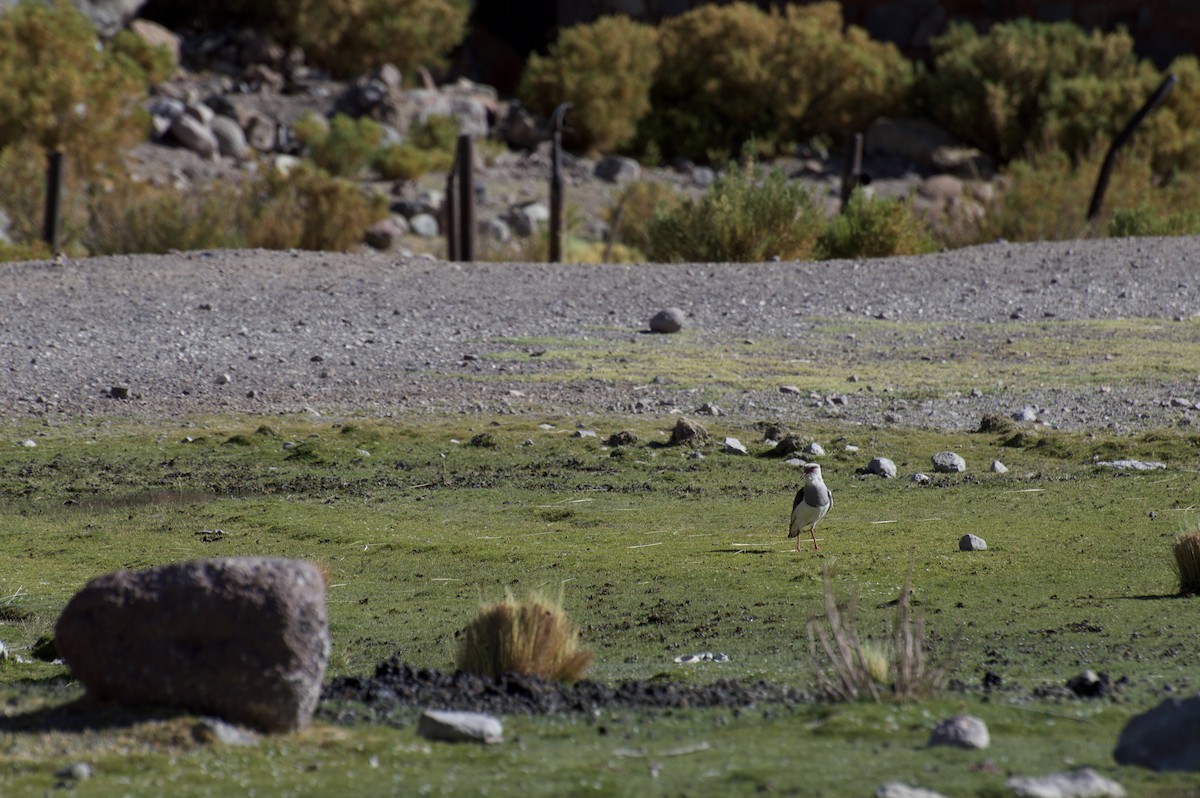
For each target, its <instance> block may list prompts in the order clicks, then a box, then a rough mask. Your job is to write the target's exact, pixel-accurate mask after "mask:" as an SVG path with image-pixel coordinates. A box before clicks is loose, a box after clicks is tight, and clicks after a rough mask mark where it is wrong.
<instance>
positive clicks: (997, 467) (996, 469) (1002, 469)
mask: <svg viewBox="0 0 1200 798" xmlns="http://www.w3.org/2000/svg"><path fill="white" fill-rule="evenodd" d="M992 473H993V474H1007V473H1008V466H1006V465H1005V464H1004V463H1001V462H1000V461H999V460H993V461H992Z"/></svg>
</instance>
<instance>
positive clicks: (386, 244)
mask: <svg viewBox="0 0 1200 798" xmlns="http://www.w3.org/2000/svg"><path fill="white" fill-rule="evenodd" d="M408 230H409V228H408V220H407V219H405V218H404V217H403V216H389V217H388V218H386V219H380V220H379V221H378V222H375V223H374V224H372V225H371V226H370V227H368V228H367V231H366V233H364V234H363V241H364V242H365V243H366V245H367V246H369V247H371V248H372V249H380V250H388V249H392V248H393V247H396V246H398V245H399V244H400V240H401V239H402V238H404V236H406V235H408Z"/></svg>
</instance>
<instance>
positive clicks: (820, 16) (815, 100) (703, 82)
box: [638, 2, 912, 161]
mask: <svg viewBox="0 0 1200 798" xmlns="http://www.w3.org/2000/svg"><path fill="white" fill-rule="evenodd" d="M660 42H661V47H660V50H661V53H662V63H661V65H660V67H659V70H658V77H657V79H656V81H655V84H654V87H653V89H652V90H651V95H650V97H651V105H652V110H651V112H650V113H649V114H648V115H647V116H646V117H645V119H644V120H643V122H642V124H641V125H640V126H639V136H638V141H639V145H640V146H641V148H642V149H643V150H644V151H650V152H658V153H662V154H664V155H673V154H680V155H685V156H687V157H689V158H693V159H697V160H710V161H720V160H723V159H724V158H727V157H729V156H730V155H739V154H742V153H743V152H744V147H745V145H746V143H747V142H749V141H750V140H751V139H755V140H756V142H757V147H758V149H759V150H760V151H763V150H766V151H767V152H770V151H771V150H772V149H774V148H775V147H777V146H778V145H779V144H781V143H784V142H787V141H791V140H799V139H804V138H808V137H813V136H819V135H830V134H835V133H845V132H851V131H853V130H857V129H861V128H863V127H865V126H866V125H867V124H868V123H869V122H870V121H871V119H872V118H874V117H875V116H877V115H880V114H884V113H892V112H895V111H897V110H899V109H901V108H903V107H905V105H906V104H907V99H908V90H909V87H910V85H911V82H912V68H911V66H910V65H909V63H908V62H907V61H906V60H905V59H904V58H902V57H901V55H900V54H899V52H898V51H897V50H896V48H895V47H894V46H892V45H890V44H882V43H879V42H874V41H872V40H871V39H870V38H869V37H868V36H867V35H866V34H865V33H864V32H863V31H862V30H860V29H858V28H854V27H850V28H848V29H845V30H843V26H842V16H841V11H840V7H839V6H838V4H837V3H831V2H826V3H818V4H815V5H809V6H796V5H789V6H788V7H787V9H786V10H785V11H784V12H783V13H780V12H777V11H773V12H770V13H768V12H764V11H762V10H760V9H759V8H757V7H756V6H754V5H751V4H749V3H745V2H738V3H732V4H730V5H724V6H717V5H705V6H701V7H699V8H696V9H694V10H692V11H689V12H687V13H685V14H681V15H679V16H677V17H672V18H670V19H668V20H666V21H665V22H663V25H662V28H661V31H660Z"/></svg>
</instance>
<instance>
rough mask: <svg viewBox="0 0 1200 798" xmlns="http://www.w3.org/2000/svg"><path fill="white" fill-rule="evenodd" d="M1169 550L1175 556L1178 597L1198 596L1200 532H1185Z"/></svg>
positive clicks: (1199, 588)
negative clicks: (1177, 575)
mask: <svg viewBox="0 0 1200 798" xmlns="http://www.w3.org/2000/svg"><path fill="white" fill-rule="evenodd" d="M1171 550H1172V551H1173V552H1174V554H1175V571H1176V572H1177V573H1178V574H1179V593H1180V595H1183V596H1195V595H1198V594H1200V532H1185V533H1183V534H1181V535H1178V536H1176V538H1175V544H1174V545H1173V546H1172V547H1171Z"/></svg>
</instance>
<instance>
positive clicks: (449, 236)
mask: <svg viewBox="0 0 1200 798" xmlns="http://www.w3.org/2000/svg"><path fill="white" fill-rule="evenodd" d="M444 207H445V209H446V231H445V232H446V260H448V261H452V262H453V261H457V260H459V257H460V254H461V253H460V250H459V247H458V244H459V238H460V237H461V234H460V232H459V231H460V230H461V228H462V220H461V219H460V218H459V213H458V210H459V208H458V154H457V153H455V156H454V163H453V164H452V165H451V166H450V173H449V174H447V175H446V204H445V206H444Z"/></svg>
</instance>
